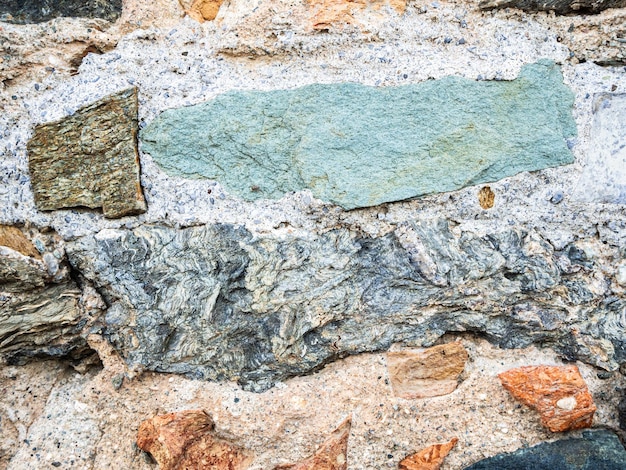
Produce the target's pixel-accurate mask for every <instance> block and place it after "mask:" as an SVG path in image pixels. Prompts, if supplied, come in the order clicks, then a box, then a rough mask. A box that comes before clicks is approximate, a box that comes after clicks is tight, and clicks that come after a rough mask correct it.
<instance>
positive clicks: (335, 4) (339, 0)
mask: <svg viewBox="0 0 626 470" xmlns="http://www.w3.org/2000/svg"><path fill="white" fill-rule="evenodd" d="M308 5H309V8H310V9H311V22H312V26H313V29H326V28H328V27H330V26H331V25H337V24H355V23H358V21H356V20H355V18H354V15H355V14H358V13H359V12H362V11H364V10H372V11H376V10H381V9H382V8H384V7H386V6H389V7H391V8H393V9H394V10H396V11H397V12H398V14H400V15H401V14H403V13H404V10H405V9H406V0H308Z"/></svg>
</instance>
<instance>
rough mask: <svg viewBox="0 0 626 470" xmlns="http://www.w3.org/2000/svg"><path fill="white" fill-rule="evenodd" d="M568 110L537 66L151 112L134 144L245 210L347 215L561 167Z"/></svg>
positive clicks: (551, 75)
mask: <svg viewBox="0 0 626 470" xmlns="http://www.w3.org/2000/svg"><path fill="white" fill-rule="evenodd" d="M573 102H574V95H573V93H572V92H571V91H570V90H569V88H567V87H566V86H565V85H564V84H563V77H562V75H561V72H560V69H559V67H558V66H556V65H555V64H554V63H552V62H550V61H540V62H538V63H535V64H531V65H527V66H525V67H524V68H523V69H522V71H521V73H520V76H519V77H518V78H517V79H515V80H512V81H473V80H468V79H464V78H460V77H452V76H450V77H445V78H443V79H441V80H431V81H426V82H423V83H419V84H415V85H406V86H399V87H379V88H376V87H369V86H364V85H359V84H355V83H342V84H330V85H323V84H315V85H309V86H305V87H302V88H297V89H293V90H277V91H269V92H257V91H246V92H242V91H232V92H228V93H225V94H223V95H220V96H218V97H217V98H215V99H214V100H212V101H209V102H206V103H202V104H198V105H195V106H190V107H185V108H179V109H171V110H167V111H165V112H163V113H162V114H161V115H160V116H158V117H157V118H156V119H155V120H154V121H153V122H152V123H151V124H150V125H149V126H147V127H146V128H145V129H144V130H143V132H142V133H141V141H142V145H143V147H142V149H143V151H145V152H147V153H149V154H150V155H152V157H153V158H154V160H155V161H156V162H157V163H158V164H159V165H160V166H161V167H162V168H163V170H165V171H166V172H167V173H169V174H171V175H175V176H183V177H188V178H209V179H214V180H217V181H219V182H220V183H221V184H222V185H224V186H225V187H226V189H227V190H228V191H230V192H232V193H233V194H237V195H239V196H240V197H242V198H243V199H245V200H249V201H251V200H256V199H259V198H280V197H282V196H283V195H284V194H285V193H287V192H291V191H298V190H302V189H307V188H308V189H310V190H311V191H312V193H313V195H314V196H316V197H318V198H320V199H322V200H324V201H328V202H332V203H335V204H338V205H340V206H342V207H343V208H345V209H354V208H358V207H368V206H375V205H378V204H381V203H385V202H391V201H399V200H404V199H410V198H415V197H418V196H422V195H425V194H431V193H438V192H444V191H451V190H455V189H459V188H462V187H465V186H469V185H474V184H478V183H485V182H490V181H496V180H499V179H501V178H504V177H506V176H512V175H515V174H517V173H519V172H522V171H533V170H540V169H542V168H548V167H554V166H558V165H563V164H567V163H571V162H572V161H573V155H572V153H571V151H570V150H569V149H568V146H567V142H566V140H567V138H569V137H572V136H574V135H575V134H576V125H575V122H574V120H573V118H572V113H571V109H572V105H573Z"/></svg>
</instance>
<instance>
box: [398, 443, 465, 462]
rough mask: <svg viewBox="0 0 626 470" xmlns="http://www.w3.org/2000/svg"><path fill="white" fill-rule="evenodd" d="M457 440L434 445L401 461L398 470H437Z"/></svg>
mask: <svg viewBox="0 0 626 470" xmlns="http://www.w3.org/2000/svg"><path fill="white" fill-rule="evenodd" d="M458 441H459V440H458V439H457V438H456V437H455V438H454V439H452V440H451V441H450V442H446V443H445V444H435V445H432V446H429V447H427V448H426V449H423V450H421V451H419V452H416V453H415V454H413V455H409V456H408V457H406V458H405V459H403V460H402V461H401V462H400V464H399V465H398V469H399V470H439V468H440V467H441V464H443V460H444V459H445V458H446V456H447V455H448V454H449V453H450V451H451V450H452V449H453V448H454V446H455V445H456V443H457V442H458Z"/></svg>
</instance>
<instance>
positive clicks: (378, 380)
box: [0, 334, 623, 470]
mask: <svg viewBox="0 0 626 470" xmlns="http://www.w3.org/2000/svg"><path fill="white" fill-rule="evenodd" d="M455 339H459V340H460V341H462V343H463V345H464V347H465V348H466V349H467V350H468V352H469V353H470V356H471V357H472V360H471V361H468V363H467V365H466V368H467V372H468V378H467V379H466V380H465V381H464V382H463V383H462V384H461V385H460V386H459V388H458V389H457V390H456V392H455V393H452V394H450V395H447V396H445V397H438V398H432V399H428V400H411V401H408V400H405V399H402V398H398V397H395V396H394V394H393V391H392V388H391V386H390V384H388V383H386V380H385V379H386V378H387V376H386V364H385V362H386V361H385V354H360V355H357V356H351V357H348V358H346V359H343V360H339V361H336V362H334V363H332V364H328V365H327V366H325V367H323V368H322V369H320V370H319V371H318V372H316V373H315V374H312V375H309V376H305V377H296V378H293V379H290V380H287V381H285V382H284V383H282V384H280V386H277V387H275V388H273V389H272V390H269V391H267V392H266V393H261V394H259V393H252V392H246V391H244V390H241V388H239V387H237V386H236V385H235V384H233V383H228V382H226V383H212V382H201V381H197V380H190V379H187V378H185V377H182V376H178V375H171V374H159V373H151V372H145V373H144V374H142V375H141V376H138V377H135V378H134V379H132V380H131V379H130V376H131V374H129V373H128V372H129V371H128V370H127V369H125V366H124V363H123V362H122V361H121V360H120V358H119V357H117V355H116V354H115V352H114V351H112V350H110V348H109V347H107V348H105V350H103V349H102V346H105V345H106V341H97V342H94V341H93V340H92V339H90V341H89V344H90V346H91V347H93V348H94V349H97V350H98V353H99V355H100V357H101V359H102V365H103V368H102V369H99V368H97V367H96V368H93V369H91V370H90V371H88V372H87V373H85V374H78V373H77V372H76V371H75V370H73V369H71V368H69V369H68V368H67V364H64V363H62V362H59V361H42V362H39V361H33V362H30V363H29V364H27V365H25V366H6V367H2V368H0V390H6V393H0V449H1V451H0V468H2V469H3V470H5V467H3V465H2V462H3V461H8V460H11V464H10V466H9V468H10V469H11V470H32V469H39V468H44V469H46V468H50V469H51V468H52V467H51V463H52V462H59V463H61V466H60V467H58V468H62V469H65V468H71V467H72V464H71V460H74V465H73V466H74V467H75V468H91V469H93V470H107V469H111V468H115V469H118V468H119V469H132V470H155V469H156V466H155V465H154V462H153V461H152V460H150V459H147V458H146V456H145V455H143V453H142V452H141V451H139V449H138V448H137V447H136V446H135V445H133V444H134V443H135V442H136V439H137V430H138V429H137V428H138V426H139V424H140V423H141V422H143V421H144V420H146V419H150V418H152V417H153V416H155V415H161V414H164V413H166V412H167V411H170V410H191V409H202V410H207V412H209V413H210V414H211V417H212V419H213V421H214V422H215V424H216V428H215V429H216V433H217V434H218V435H220V436H222V437H224V438H225V439H227V440H229V441H231V442H235V443H236V444H237V445H238V446H241V447H242V448H244V449H247V450H249V451H250V453H251V454H252V455H254V462H253V463H252V464H251V466H250V470H268V469H273V468H274V467H275V466H276V465H279V464H283V463H291V462H299V461H301V460H303V459H306V458H308V457H309V456H311V455H313V454H315V452H316V451H317V450H318V448H319V445H320V444H321V443H323V442H324V441H325V440H326V439H327V437H328V436H329V434H330V432H331V431H332V430H333V429H335V428H336V427H337V425H338V423H341V422H342V421H343V420H344V419H345V418H346V416H350V415H351V416H352V427H351V430H350V438H349V446H348V456H347V461H348V469H349V470H352V469H354V470H360V469H367V470H369V469H385V468H396V469H397V467H398V463H399V462H400V461H401V460H402V459H403V458H404V457H405V456H407V455H410V454H412V453H414V452H415V451H416V450H417V449H422V448H424V447H425V446H426V445H428V444H430V443H436V442H447V441H450V440H451V439H452V438H454V437H455V436H456V437H458V439H459V442H458V443H457V445H456V447H455V448H454V450H453V451H452V452H451V453H450V454H449V455H448V456H447V457H446V459H445V461H444V463H443V465H442V470H459V469H461V468H464V467H466V466H467V465H470V464H472V463H474V462H477V461H479V460H482V459H484V458H487V457H491V456H494V455H496V454H500V453H503V452H513V451H516V450H517V449H519V448H522V447H528V446H533V445H536V444H538V443H540V442H543V441H546V440H550V439H554V435H552V434H551V433H550V432H549V431H548V430H546V429H545V428H543V426H541V425H540V424H539V423H538V422H537V416H536V412H534V411H533V410H531V409H530V408H528V407H526V406H520V405H519V403H518V402H516V401H515V400H512V399H511V398H510V395H509V394H508V392H507V391H506V390H505V389H504V388H503V387H502V385H501V384H500V381H499V380H498V378H497V374H498V373H499V372H501V371H504V370H507V369H510V368H512V367H517V366H519V365H523V364H525V363H528V362H532V363H551V364H552V363H553V364H560V363H561V361H560V360H559V359H558V358H557V357H556V355H555V354H554V352H553V351H551V350H549V349H545V348H544V349H538V348H536V347H529V348H524V349H521V350H515V351H510V350H502V349H499V348H497V347H494V346H492V345H490V344H489V343H488V342H487V341H485V340H482V339H479V338H476V337H473V335H467V334H465V335H461V337H460V338H458V337H456V336H452V335H451V337H450V338H448V340H449V341H454V340H455ZM579 366H580V369H581V372H582V374H583V376H584V377H585V380H586V381H587V382H588V383H589V388H590V390H591V392H592V393H593V395H594V396H595V397H596V403H597V405H598V411H597V413H596V418H595V422H596V424H597V425H602V426H609V427H612V428H614V427H617V425H618V424H617V416H616V413H615V403H616V402H617V401H618V398H617V397H618V393H617V390H616V388H619V387H620V386H621V383H622V380H623V379H621V377H620V376H619V375H618V374H614V375H613V376H611V377H610V378H607V379H599V378H598V377H597V373H596V370H595V369H594V368H593V367H591V366H587V365H585V364H579ZM120 374H121V376H122V377H123V382H122V384H121V387H120V388H119V389H115V385H114V384H113V382H112V379H113V378H115V377H119V376H120ZM50 392H52V394H51V393H50ZM483 444H485V445H484V446H483ZM33 448H36V450H33ZM3 452H4V456H2V453H3Z"/></svg>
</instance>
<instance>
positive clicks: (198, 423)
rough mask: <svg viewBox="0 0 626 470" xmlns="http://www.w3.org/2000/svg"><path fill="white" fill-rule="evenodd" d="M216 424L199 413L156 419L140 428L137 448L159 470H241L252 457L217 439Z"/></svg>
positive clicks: (192, 412)
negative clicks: (156, 464) (155, 464)
mask: <svg viewBox="0 0 626 470" xmlns="http://www.w3.org/2000/svg"><path fill="white" fill-rule="evenodd" d="M214 429H215V424H214V423H213V420H212V419H211V417H210V416H209V415H208V414H207V413H205V412H204V411H202V410H189V411H181V412H179V413H169V414H165V415H160V416H155V417H154V418H152V419H149V420H146V421H144V422H143V423H141V425H140V426H139V432H138V433H137V445H138V446H139V448H140V449H142V450H144V451H146V452H149V453H150V454H151V455H152V457H154V459H155V460H156V461H157V463H158V464H159V466H160V470H209V469H211V470H243V469H245V468H247V467H248V466H249V465H250V463H251V460H252V459H251V458H250V456H248V455H247V454H246V453H245V452H244V451H243V450H242V449H240V448H238V447H236V446H234V445H232V444H231V443H229V442H227V441H225V440H222V439H219V438H217V437H216V436H215V434H214Z"/></svg>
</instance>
